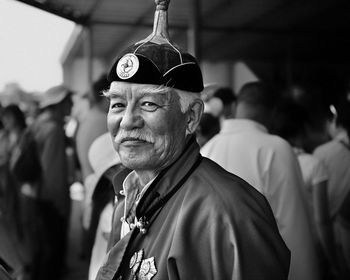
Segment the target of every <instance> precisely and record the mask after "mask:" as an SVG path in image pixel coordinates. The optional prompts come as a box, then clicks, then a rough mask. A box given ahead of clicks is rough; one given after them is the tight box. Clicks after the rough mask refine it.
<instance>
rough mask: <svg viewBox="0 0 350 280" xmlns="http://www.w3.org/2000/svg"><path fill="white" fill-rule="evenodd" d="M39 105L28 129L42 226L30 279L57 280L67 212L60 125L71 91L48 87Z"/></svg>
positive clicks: (68, 105)
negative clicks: (36, 161)
mask: <svg viewBox="0 0 350 280" xmlns="http://www.w3.org/2000/svg"><path fill="white" fill-rule="evenodd" d="M39 106H40V109H41V113H40V114H39V115H38V117H37V119H36V120H35V122H34V123H33V125H32V129H33V132H34V137H35V140H36V142H37V145H38V150H39V155H40V161H41V167H42V175H41V180H40V182H39V188H38V193H37V201H38V218H39V219H40V222H41V223H42V227H41V228H40V232H39V236H38V238H39V239H40V241H39V247H40V248H38V257H37V259H36V262H37V267H35V268H34V269H35V271H34V276H33V279H35V280H41V279H50V280H52V279H59V277H60V274H61V272H62V269H63V267H64V257H65V249H66V241H67V229H68V220H69V213H70V198H69V182H68V170H67V156H66V136H65V131H64V124H65V117H67V116H68V115H69V114H70V111H71V107H72V100H71V92H70V91H69V90H68V89H67V88H66V87H64V86H56V87H53V88H50V89H49V90H47V91H46V92H45V93H44V94H43V96H42V100H41V102H40V105H39Z"/></svg>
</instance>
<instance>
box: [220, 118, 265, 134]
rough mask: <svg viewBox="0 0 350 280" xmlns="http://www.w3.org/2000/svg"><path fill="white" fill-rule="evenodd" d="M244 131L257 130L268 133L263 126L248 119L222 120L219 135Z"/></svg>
mask: <svg viewBox="0 0 350 280" xmlns="http://www.w3.org/2000/svg"><path fill="white" fill-rule="evenodd" d="M246 130H258V131H261V132H265V133H268V131H267V128H266V127H265V126H264V125H262V124H260V123H258V122H256V121H253V120H249V119H227V120H224V121H223V123H222V128H221V131H220V133H232V132H239V131H246Z"/></svg>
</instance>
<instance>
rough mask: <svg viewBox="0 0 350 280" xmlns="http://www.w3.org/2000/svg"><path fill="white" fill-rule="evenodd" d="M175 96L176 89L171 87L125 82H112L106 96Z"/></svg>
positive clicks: (167, 97)
mask: <svg viewBox="0 0 350 280" xmlns="http://www.w3.org/2000/svg"><path fill="white" fill-rule="evenodd" d="M174 95H175V96H177V94H176V91H174V90H173V89H171V88H168V87H164V86H159V85H151V84H136V83H126V82H112V83H111V86H110V89H109V91H108V92H107V96H108V97H110V98H113V97H116V96H132V97H139V98H141V97H143V96H152V97H160V98H165V99H170V98H171V97H174Z"/></svg>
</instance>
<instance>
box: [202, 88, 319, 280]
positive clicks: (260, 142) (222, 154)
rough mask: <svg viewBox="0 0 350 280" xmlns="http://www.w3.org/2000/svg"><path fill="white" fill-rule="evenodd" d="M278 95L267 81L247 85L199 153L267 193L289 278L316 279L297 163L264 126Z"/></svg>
mask: <svg viewBox="0 0 350 280" xmlns="http://www.w3.org/2000/svg"><path fill="white" fill-rule="evenodd" d="M278 94H279V93H278V91H277V90H276V88H275V87H274V86H271V85H270V84H268V83H265V82H250V83H246V84H245V85H244V86H243V87H242V88H241V90H240V91H239V93H238V96H237V106H236V112H235V118H230V119H227V120H225V121H224V122H223V124H222V128H221V131H220V133H219V134H218V135H216V136H214V137H213V138H212V139H211V140H210V141H209V142H207V144H206V145H204V147H202V149H201V153H202V155H203V156H206V157H208V158H210V159H212V160H213V161H215V162H216V163H218V164H219V165H221V166H222V167H223V168H225V169H226V170H227V171H229V172H232V173H234V174H237V176H240V177H241V178H243V179H244V180H246V181H247V182H248V183H249V184H251V185H252V186H253V187H255V188H256V189H257V190H258V191H260V192H261V193H262V194H264V195H265V197H266V198H267V200H268V201H269V203H270V205H271V208H272V211H273V213H274V216H275V218H276V221H277V225H278V228H279V231H280V233H281V235H282V237H283V239H284V241H285V242H286V244H287V246H288V248H289V249H290V250H291V264H290V272H289V278H288V279H290V280H299V279H309V280H311V279H314V280H319V279H320V268H319V266H318V262H317V255H316V248H315V241H314V236H313V235H312V232H311V224H310V217H309V215H308V212H307V209H306V204H305V199H306V194H305V193H304V192H305V189H304V182H303V178H302V174H301V171H300V166H299V163H298V161H297V159H296V156H295V154H294V152H293V149H292V147H291V146H290V145H289V144H288V142H286V141H285V140H284V139H282V138H281V137H278V136H276V135H270V134H269V133H268V130H267V127H269V126H270V124H271V114H272V112H273V110H274V108H275V105H276V102H277V101H278V98H279V95H278Z"/></svg>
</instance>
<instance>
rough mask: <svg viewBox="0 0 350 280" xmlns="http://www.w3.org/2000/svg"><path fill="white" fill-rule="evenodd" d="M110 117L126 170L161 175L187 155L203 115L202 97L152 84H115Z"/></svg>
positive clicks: (110, 92)
mask: <svg viewBox="0 0 350 280" xmlns="http://www.w3.org/2000/svg"><path fill="white" fill-rule="evenodd" d="M106 96H107V97H109V99H110V108H109V113H108V117H107V121H108V128H109V131H110V133H111V134H112V138H113V139H114V147H115V149H116V151H117V152H118V154H119V156H120V159H121V162H122V163H123V165H124V166H126V167H128V168H130V169H134V170H152V171H160V170H161V169H163V168H165V167H166V166H168V165H169V164H171V163H172V162H173V161H174V160H175V159H176V158H177V157H178V156H179V155H180V153H181V152H182V151H183V149H184V147H185V144H186V141H187V139H188V138H189V137H190V135H192V134H194V133H195V131H196V129H197V126H198V124H199V121H200V117H201V114H202V111H203V102H202V100H201V98H200V94H199V93H190V92H185V91H181V90H178V89H174V88H169V87H165V86H159V85H151V84H136V83H127V82H112V84H111V87H110V90H109V91H108V92H106Z"/></svg>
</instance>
